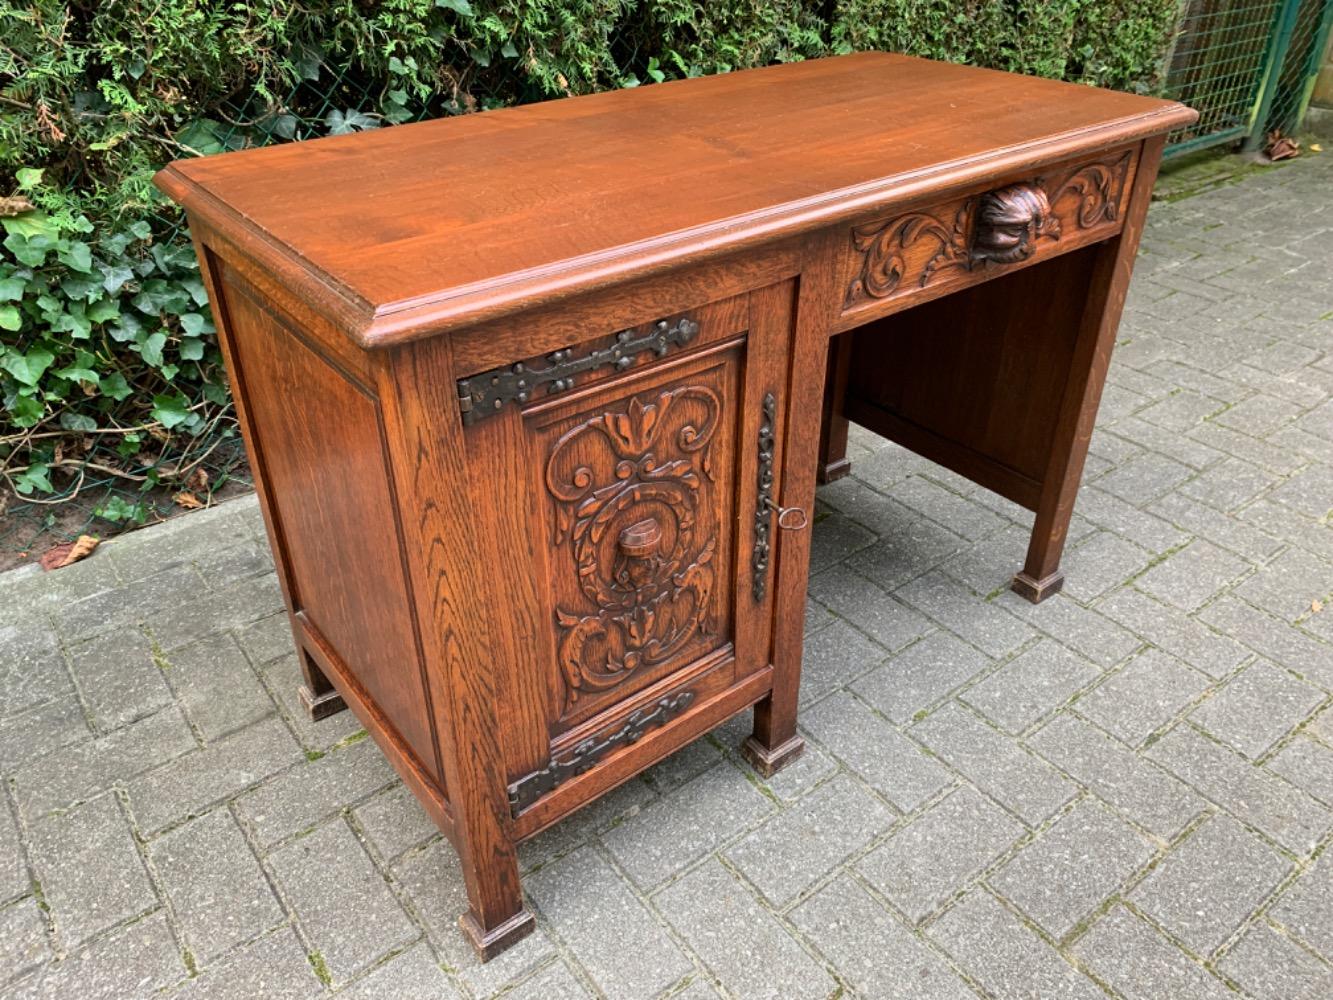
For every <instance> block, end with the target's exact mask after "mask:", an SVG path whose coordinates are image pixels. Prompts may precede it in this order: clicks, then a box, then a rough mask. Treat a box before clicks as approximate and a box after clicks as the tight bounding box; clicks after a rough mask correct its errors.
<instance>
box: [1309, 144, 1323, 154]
mask: <svg viewBox="0 0 1333 1000" xmlns="http://www.w3.org/2000/svg"><path fill="white" fill-rule="evenodd" d="M1323 151H1324V147H1323V146H1321V145H1320V144H1319V143H1317V142H1312V143H1310V152H1312V153H1322V152H1323Z"/></svg>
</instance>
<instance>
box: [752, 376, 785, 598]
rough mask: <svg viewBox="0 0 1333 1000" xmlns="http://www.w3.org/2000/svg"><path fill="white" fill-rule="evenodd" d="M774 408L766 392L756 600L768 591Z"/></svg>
mask: <svg viewBox="0 0 1333 1000" xmlns="http://www.w3.org/2000/svg"><path fill="white" fill-rule="evenodd" d="M777 409H778V401H777V398H776V397H775V396H774V395H773V394H772V393H771V392H768V393H765V394H764V402H763V409H762V417H761V419H760V421H759V490H758V493H757V494H756V496H755V508H754V555H753V556H751V557H750V568H751V571H752V573H753V576H754V599H755V602H756V603H758V602H761V601H763V599H764V594H765V593H767V590H768V559H769V549H770V542H769V538H768V536H769V532H770V531H771V530H772V522H773V515H772V513H771V512H770V507H771V506H772V503H773V443H774V439H773V427H774V425H775V423H776V421H777Z"/></svg>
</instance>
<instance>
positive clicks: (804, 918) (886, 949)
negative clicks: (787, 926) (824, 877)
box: [790, 875, 975, 1000]
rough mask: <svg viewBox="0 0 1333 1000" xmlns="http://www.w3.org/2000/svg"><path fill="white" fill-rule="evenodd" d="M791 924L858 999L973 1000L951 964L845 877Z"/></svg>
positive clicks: (801, 907) (811, 900)
mask: <svg viewBox="0 0 1333 1000" xmlns="http://www.w3.org/2000/svg"><path fill="white" fill-rule="evenodd" d="M790 920H791V922H792V924H793V925H794V926H795V927H796V929H797V930H798V931H800V932H801V934H803V935H804V936H805V938H806V940H807V941H809V942H810V943H811V944H812V945H814V946H815V948H817V949H818V950H819V951H820V952H821V953H822V954H823V955H824V957H825V958H826V959H828V960H829V961H830V962H832V963H833V965H834V966H835V967H836V968H837V970H838V974H839V975H840V976H841V977H842V979H844V980H845V981H846V982H847V984H848V985H849V986H851V988H852V989H853V990H855V991H856V993H857V995H859V996H865V997H886V998H887V997H902V998H904V1000H906V998H908V997H910V998H912V1000H973V998H974V997H975V994H974V993H973V992H972V991H971V990H970V989H968V987H967V986H966V985H965V984H964V983H963V981H962V979H961V978H960V977H959V976H958V973H956V972H955V971H954V970H953V969H952V968H950V967H949V964H948V963H947V962H946V961H945V960H944V959H943V958H942V957H941V956H940V955H938V954H937V953H936V952H934V951H932V950H931V949H930V948H929V947H928V946H927V945H926V944H925V943H923V942H922V941H921V939H920V938H918V937H917V936H916V935H915V934H913V933H912V931H911V930H909V929H908V928H907V927H905V926H904V925H903V924H902V923H901V922H899V920H898V919H897V918H896V917H893V916H892V915H890V914H889V913H888V912H886V911H885V910H884V909H883V908H882V907H880V906H879V905H878V904H877V903H876V902H875V901H874V900H873V899H871V898H870V894H869V893H867V892H866V890H865V889H863V888H862V887H861V886H860V885H858V884H857V883H856V881H855V880H853V879H852V878H851V877H850V876H847V875H840V876H839V877H838V878H836V879H834V880H833V881H832V882H830V883H829V884H828V885H827V886H825V887H824V888H822V889H820V890H819V892H817V893H815V895H813V896H811V897H810V898H809V899H807V900H806V901H805V902H803V903H801V904H800V905H799V906H797V907H796V908H795V909H794V910H792V912H791V914H790Z"/></svg>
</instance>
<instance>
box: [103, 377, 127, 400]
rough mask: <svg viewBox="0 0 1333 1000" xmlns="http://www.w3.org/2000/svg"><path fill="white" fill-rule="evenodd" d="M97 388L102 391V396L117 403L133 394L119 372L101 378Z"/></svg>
mask: <svg viewBox="0 0 1333 1000" xmlns="http://www.w3.org/2000/svg"><path fill="white" fill-rule="evenodd" d="M99 388H100V389H101V390H102V395H103V396H110V397H111V398H112V399H114V400H115V401H116V402H117V403H119V402H120V401H121V400H122V399H125V398H126V397H128V396H129V395H131V394H132V393H133V392H134V390H133V389H131V388H130V384H129V382H127V381H125V376H124V375H122V374H121V373H120V372H112V373H111V374H110V375H104V376H102V382H101V385H100V386H99Z"/></svg>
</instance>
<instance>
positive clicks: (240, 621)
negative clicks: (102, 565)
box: [145, 574, 282, 655]
mask: <svg viewBox="0 0 1333 1000" xmlns="http://www.w3.org/2000/svg"><path fill="white" fill-rule="evenodd" d="M154 579H155V578H154ZM191 596H192V597H194V598H195V600H192V601H189V602H186V603H177V604H175V605H173V606H171V607H167V608H165V609H164V610H161V611H157V612H155V613H153V614H150V615H148V617H147V618H146V619H145V624H146V625H147V626H148V629H149V631H150V632H152V634H153V638H154V639H156V640H157V642H158V645H160V646H161V647H162V649H163V650H164V651H165V652H166V653H167V654H168V655H170V654H171V653H172V652H173V651H174V650H176V649H179V648H180V647H181V646H184V645H186V644H188V643H191V642H194V641H195V640H196V639H201V638H203V637H204V636H206V635H208V634H210V633H212V632H222V631H226V630H228V629H233V628H239V627H241V626H244V625H249V624H250V623H252V622H255V621H258V620H259V619H260V618H267V617H268V616H269V615H271V614H273V612H275V611H278V610H280V609H281V608H282V591H281V590H279V589H278V580H277V577H276V576H274V575H272V574H269V575H266V576H260V577H254V578H252V579H249V580H242V581H241V582H239V583H236V584H233V585H232V586H230V587H228V588H226V589H225V590H213V591H208V592H207V600H200V599H199V598H200V597H202V595H201V594H200V593H198V592H196V593H194V594H192V595H191Z"/></svg>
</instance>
